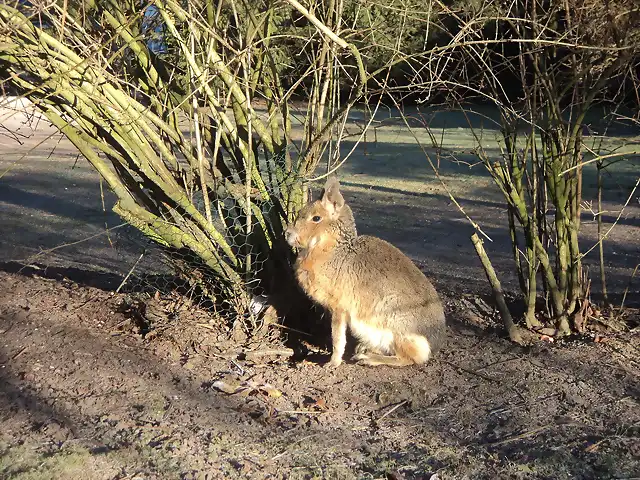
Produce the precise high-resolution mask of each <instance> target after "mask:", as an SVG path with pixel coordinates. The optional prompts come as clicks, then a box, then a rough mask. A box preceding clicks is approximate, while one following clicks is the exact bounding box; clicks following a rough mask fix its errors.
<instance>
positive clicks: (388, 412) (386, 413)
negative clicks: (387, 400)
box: [377, 400, 409, 423]
mask: <svg viewBox="0 0 640 480" xmlns="http://www.w3.org/2000/svg"><path fill="white" fill-rule="evenodd" d="M408 401H409V400H403V401H402V402H400V403H398V404H397V405H394V406H393V407H391V408H390V409H389V410H387V411H386V412H385V414H384V415H382V416H381V417H380V418H379V419H378V420H377V422H378V423H380V422H381V421H382V420H384V419H385V418H386V417H388V416H389V415H391V414H392V413H393V412H395V411H396V410H397V409H399V408H400V407H401V406H403V405H404V404H405V403H407V402H408Z"/></svg>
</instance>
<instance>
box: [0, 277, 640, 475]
mask: <svg viewBox="0 0 640 480" xmlns="http://www.w3.org/2000/svg"><path fill="white" fill-rule="evenodd" d="M443 296H444V297H445V301H446V304H447V310H448V315H449V321H450V327H451V328H450V329H449V330H450V332H449V337H448V340H447V343H446V345H445V348H444V349H443V350H442V351H441V352H440V354H439V355H437V356H436V357H435V358H434V359H433V361H431V362H430V363H429V364H428V365H425V366H422V367H410V368H403V369H393V368H391V367H377V368H366V367H360V366H356V365H352V364H348V363H347V364H344V365H342V366H341V367H339V368H338V369H336V370H327V369H325V368H323V367H322V366H321V363H323V361H324V360H326V358H325V357H324V352H322V351H317V352H315V353H314V352H312V351H311V352H310V351H307V352H306V353H303V354H298V355H297V356H296V357H294V358H286V357H277V356H264V357H260V356H254V357H253V360H247V359H244V360H243V358H244V357H243V356H242V355H238V353H240V348H239V346H238V343H237V342H234V341H232V340H230V338H231V335H230V332H228V331H225V330H224V329H222V328H218V327H216V326H215V324H212V323H211V322H210V321H211V318H210V316H209V315H208V314H207V312H205V311H202V310H199V309H198V308H195V307H192V306H190V305H188V304H180V303H179V301H178V300H176V299H172V298H163V297H152V298H150V299H149V300H148V301H147V302H146V306H145V308H144V309H136V308H134V306H135V305H136V304H135V302H133V301H132V299H131V298H130V297H128V296H126V295H115V294H113V293H110V292H108V291H104V290H100V289H96V288H91V287H83V286H79V285H78V284H75V283H73V282H71V281H69V280H65V279H46V278H42V277H38V276H32V275H26V274H24V272H23V274H14V273H4V272H0V334H1V335H0V339H1V340H2V341H1V343H0V385H1V389H0V425H1V428H0V477H2V478H14V479H45V478H47V479H51V478H59V479H103V478H104V479H125V478H127V479H132V478H139V479H143V478H144V479H153V478H163V479H164V478H167V479H169V478H198V479H200V478H202V479H204V478H207V479H218V478H225V479H226V478H283V479H284V478H287V479H298V478H300V479H302V478H305V479H306V478H344V479H351V478H393V479H430V478H431V479H436V478H440V479H446V478H456V479H457V478H473V479H485V478H486V479H499V478H527V479H529V478H532V479H533V478H536V479H538V478H539V479H542V478H547V479H569V478H572V479H573V478H598V479H606V478H634V477H637V476H638V475H639V474H640V439H639V438H640V408H639V397H640V382H639V373H640V363H639V360H638V359H639V356H638V353H639V352H640V335H639V332H638V331H637V329H636V333H627V334H625V335H621V336H615V335H611V336H607V337H598V340H599V341H598V342H595V341H593V339H592V338H590V337H584V338H581V339H575V340H572V341H567V342H563V343H554V344H547V343H544V342H538V343H536V344H534V345H533V346H531V347H528V348H522V347H517V346H514V345H513V344H511V343H510V342H508V341H507V340H505V339H503V338H501V337H500V336H499V335H497V334H496V332H495V324H494V323H492V322H493V320H492V318H491V316H490V315H488V316H486V317H484V318H483V319H482V321H476V322H471V321H469V319H468V318H467V319H464V316H463V315H462V314H461V311H462V310H463V309H464V310H466V311H468V310H469V308H468V306H465V305H468V304H469V302H473V301H475V302H476V303H478V304H481V303H482V302H481V300H480V299H477V298H476V299H474V298H472V297H469V298H466V297H461V296H460V295H454V294H453V293H448V292H444V295H443ZM132 305H133V306H132ZM635 315H636V316H635V318H627V320H628V321H629V322H630V324H635V323H637V321H638V317H637V312H636V313H635ZM478 318H480V317H478ZM268 347H270V348H273V347H278V346H277V345H275V346H274V345H269V346H268ZM264 348H265V345H244V346H243V349H242V350H244V351H245V352H246V351H247V350H254V351H255V350H258V351H260V350H263V349H264ZM219 381H223V382H225V385H226V388H227V389H229V388H231V389H232V390H233V388H235V387H241V386H243V385H244V386H247V388H245V389H244V390H242V391H240V392H238V393H235V394H229V393H224V392H222V391H220V390H219V389H218V388H216V387H219V386H221V384H220V383H215V382H219ZM242 382H248V383H242ZM223 388H224V385H223ZM232 390H230V391H232ZM434 475H437V476H434Z"/></svg>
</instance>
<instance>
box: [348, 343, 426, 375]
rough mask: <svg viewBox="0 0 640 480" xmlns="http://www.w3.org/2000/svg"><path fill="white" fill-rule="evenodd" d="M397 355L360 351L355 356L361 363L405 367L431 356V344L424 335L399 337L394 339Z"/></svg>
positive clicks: (420, 362) (421, 361)
mask: <svg viewBox="0 0 640 480" xmlns="http://www.w3.org/2000/svg"><path fill="white" fill-rule="evenodd" d="M393 349H394V353H395V355H380V354H379V353H358V354H357V355H355V356H354V357H353V359H354V360H356V361H357V362H358V363H359V364H361V365H369V366H375V365H389V366H391V367H404V366H407V365H412V364H414V363H415V364H422V363H425V362H426V361H427V360H429V357H430V356H431V346H430V345H429V341H428V340H427V339H426V337H423V336H422V335H408V336H402V337H397V338H395V339H394V341H393Z"/></svg>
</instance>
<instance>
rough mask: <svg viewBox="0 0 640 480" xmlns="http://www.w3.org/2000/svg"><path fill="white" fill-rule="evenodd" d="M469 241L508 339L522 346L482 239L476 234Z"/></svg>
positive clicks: (520, 337)
mask: <svg viewBox="0 0 640 480" xmlns="http://www.w3.org/2000/svg"><path fill="white" fill-rule="evenodd" d="M471 241H472V242H473V246H474V247H475V249H476V253H477V254H478V257H480V261H481V262H482V266H483V267H484V273H485V274H486V275H487V279H488V280H489V283H490V284H491V289H492V290H493V296H494V298H495V300H496V303H497V304H498V310H500V316H501V317H502V322H503V323H504V326H505V328H506V329H507V333H508V334H509V338H510V339H511V341H512V342H515V343H518V344H520V345H522V343H523V342H522V336H521V335H520V332H519V331H518V327H517V326H516V324H515V323H513V318H511V312H509V308H508V307H507V302H505V300H504V294H503V293H502V286H501V285H500V280H498V276H497V275H496V271H495V270H494V269H493V265H491V260H489V256H488V255H487V252H485V250H484V246H483V242H482V239H481V238H480V237H479V236H478V234H477V233H474V234H473V235H471Z"/></svg>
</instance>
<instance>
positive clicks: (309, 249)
mask: <svg viewBox="0 0 640 480" xmlns="http://www.w3.org/2000/svg"><path fill="white" fill-rule="evenodd" d="M286 236H287V241H288V242H289V243H290V244H291V245H292V246H295V247H297V248H298V249H299V255H298V259H297V261H296V267H295V269H296V277H297V279H298V281H299V282H300V285H301V286H302V288H303V289H304V291H305V292H306V293H307V294H308V295H309V296H310V297H311V298H312V299H313V300H315V301H316V302H318V303H320V304H321V305H323V306H325V307H326V308H328V309H329V311H330V312H331V315H332V322H331V330H332V341H333V353H332V356H331V361H330V362H329V365H331V366H337V365H339V364H340V363H341V362H342V357H343V355H344V349H345V344H346V331H347V327H349V329H350V330H351V333H352V334H353V335H354V336H355V337H356V338H357V339H358V341H359V345H358V350H357V352H358V354H357V355H356V356H355V357H354V358H355V359H356V360H358V361H359V362H361V363H363V364H368V365H379V364H386V365H393V366H403V365H409V364H412V363H424V362H426V361H427V359H428V358H429V357H430V355H431V352H432V351H434V350H437V348H438V347H439V346H440V343H441V341H442V338H443V336H444V331H445V318H444V312H443V309H442V303H441V302H440V299H439V298H438V294H437V292H436V290H435V288H434V287H433V285H432V284H431V282H430V281H429V280H428V279H427V278H426V277H425V276H424V275H423V273H422V272H421V271H420V270H419V269H418V268H417V267H416V266H415V265H414V264H413V262H412V261H411V260H410V259H409V258H408V257H407V256H405V255H404V254H403V253H402V252H401V251H400V250H398V249H397V248H396V247H394V246H393V245H391V244H390V243H388V242H386V241H384V240H381V239H379V238H376V237H370V236H358V235H357V232H356V227H355V221H354V219H353V213H352V212H351V209H350V208H349V206H348V205H346V204H345V203H344V199H343V197H342V195H341V193H340V190H339V183H338V181H337V180H336V179H335V178H332V179H329V180H328V181H327V183H326V185H325V190H324V192H323V195H322V198H321V199H320V200H318V201H315V202H313V203H310V204H308V205H307V206H305V207H304V208H303V209H302V210H301V211H300V213H299V215H298V218H297V220H296V222H295V223H293V224H292V225H290V226H289V228H288V229H287V232H286ZM365 350H366V351H365ZM367 352H369V353H367Z"/></svg>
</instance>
